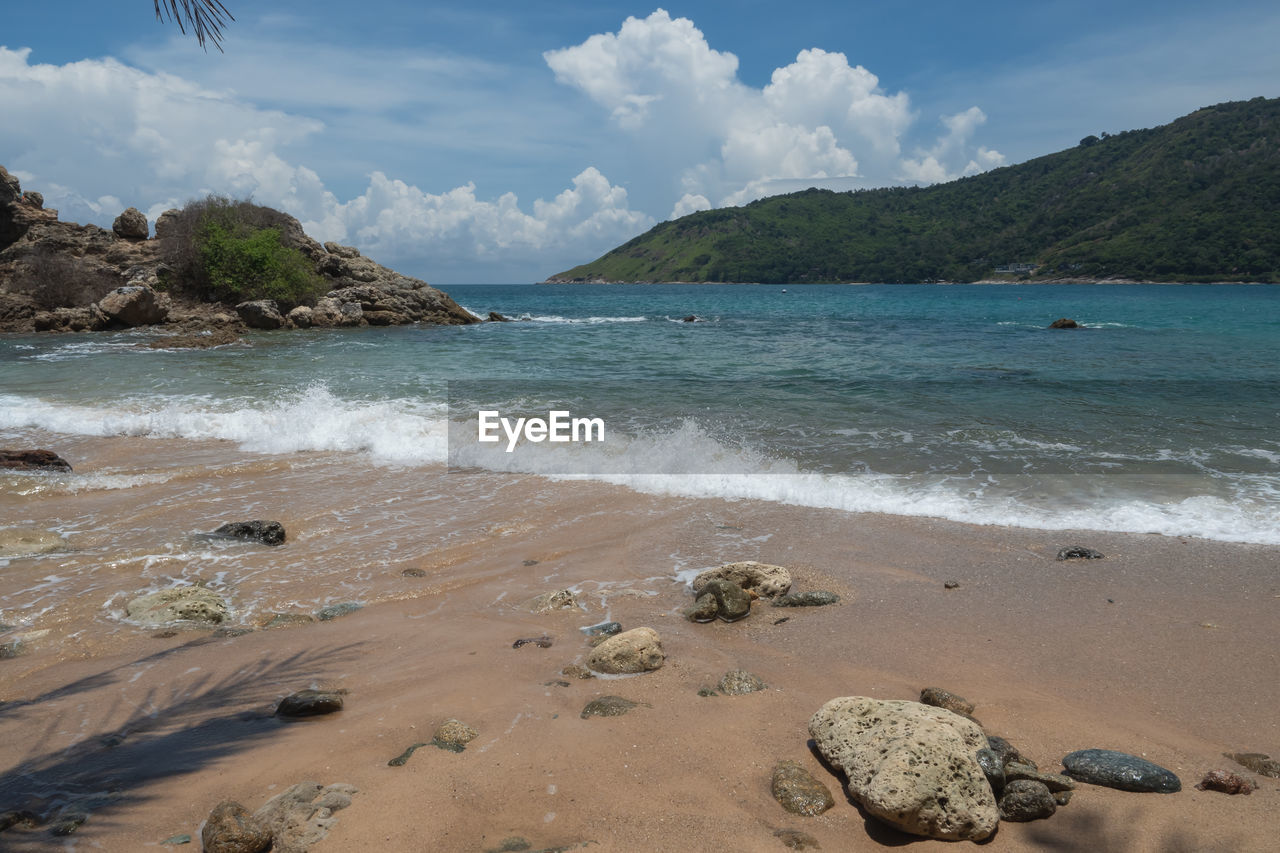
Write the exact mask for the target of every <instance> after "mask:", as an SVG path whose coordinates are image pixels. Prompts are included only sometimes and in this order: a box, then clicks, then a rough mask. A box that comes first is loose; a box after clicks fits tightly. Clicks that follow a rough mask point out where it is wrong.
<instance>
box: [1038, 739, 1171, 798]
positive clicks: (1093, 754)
mask: <svg viewBox="0 0 1280 853" xmlns="http://www.w3.org/2000/svg"><path fill="white" fill-rule="evenodd" d="M1062 766H1063V767H1065V768H1067V775H1068V776H1070V777H1071V778H1072V779H1076V780H1078V781H1080V782H1088V783H1089V784H1091V785H1101V786H1102V787H1104V788H1117V789H1119V790H1121V791H1137V792H1140V793H1157V794H1174V793H1177V792H1178V791H1181V790H1182V782H1181V781H1180V780H1179V779H1178V777H1177V776H1175V775H1174V774H1173V772H1172V771H1169V770H1166V769H1164V768H1163V767H1161V766H1160V765H1158V764H1152V763H1151V762H1150V761H1147V760H1146V759H1145V758H1139V757H1138V756H1136V755H1129V754H1128V753H1124V752H1116V751H1115V750H1111V749H1081V750H1077V751H1076V752H1073V753H1071V754H1070V755H1068V756H1067V757H1066V758H1063V759H1062Z"/></svg>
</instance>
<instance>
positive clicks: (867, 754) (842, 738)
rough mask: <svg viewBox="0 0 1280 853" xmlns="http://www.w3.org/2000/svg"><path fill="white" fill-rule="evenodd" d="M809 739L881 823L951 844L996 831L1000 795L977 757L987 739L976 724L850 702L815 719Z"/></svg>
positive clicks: (918, 708)
mask: <svg viewBox="0 0 1280 853" xmlns="http://www.w3.org/2000/svg"><path fill="white" fill-rule="evenodd" d="M809 734H810V735H812V736H813V739H814V741H815V744H816V746H817V748H818V751H819V752H821V753H822V756H823V757H824V758H825V759H826V760H827V761H829V762H830V763H831V764H833V765H835V766H836V767H839V768H840V769H841V770H843V771H844V773H845V776H846V777H847V778H848V788H849V793H850V794H851V795H852V796H853V797H854V799H856V800H857V801H858V802H859V803H860V804H861V805H862V807H863V808H864V809H865V810H866V811H867V812H868V813H869V814H870V815H872V816H873V817H875V818H876V819H878V820H881V821H883V822H885V823H888V824H890V825H891V826H895V827H897V828H898V829H901V830H903V831H905V832H909V833H911V834H913V835H923V836H925V837H928V838H938V839H942V840H949V841H958V840H969V841H981V840H982V839H984V838H986V837H988V836H989V835H991V833H992V832H994V831H995V828H996V824H997V823H998V822H999V820H1000V814H999V811H998V809H997V807H996V800H995V795H994V794H993V793H992V790H991V786H990V785H989V784H988V783H987V778H986V776H985V774H984V773H983V772H982V767H981V766H980V765H979V764H978V760H977V758H976V757H975V756H976V753H977V751H978V750H979V749H982V748H983V747H985V746H986V745H987V742H986V737H985V736H984V735H983V733H982V730H981V729H980V728H978V726H977V725H975V724H974V723H972V722H970V721H969V720H966V719H964V718H963V717H960V716H957V715H956V714H953V713H951V712H950V711H944V710H942V709H940V708H934V707H931V706H929V705H922V704H920V703H918V702H904V701H882V700H878V699H871V698H868V697H865V696H846V697H843V698H840V699H832V700H831V701H829V702H827V703H826V704H825V705H823V706H822V708H820V709H819V710H818V712H817V713H816V714H814V715H813V718H812V719H811V720H810V721H809Z"/></svg>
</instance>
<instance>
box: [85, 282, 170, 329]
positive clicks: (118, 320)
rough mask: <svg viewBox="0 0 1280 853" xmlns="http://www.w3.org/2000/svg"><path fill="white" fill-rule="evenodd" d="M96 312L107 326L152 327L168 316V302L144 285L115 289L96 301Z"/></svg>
mask: <svg viewBox="0 0 1280 853" xmlns="http://www.w3.org/2000/svg"><path fill="white" fill-rule="evenodd" d="M97 308H98V311H99V312H100V313H101V314H102V316H103V318H105V320H106V323H107V324H108V325H115V326H126V327H128V328H133V327H134V326H153V325H155V324H156V323H163V322H164V321H165V318H166V317H168V316H169V300H168V299H167V298H161V296H160V294H158V293H156V292H155V291H154V290H152V289H151V288H150V287H147V286H146V285H144V284H135V285H129V286H127V287H117V288H116V289H115V290H113V291H111V292H110V293H108V294H107V295H106V296H104V297H102V298H101V299H99V300H98V305H97Z"/></svg>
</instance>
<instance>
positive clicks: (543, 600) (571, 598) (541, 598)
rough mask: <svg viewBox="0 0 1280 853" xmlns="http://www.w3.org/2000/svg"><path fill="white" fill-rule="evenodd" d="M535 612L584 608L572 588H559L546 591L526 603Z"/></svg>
mask: <svg viewBox="0 0 1280 853" xmlns="http://www.w3.org/2000/svg"><path fill="white" fill-rule="evenodd" d="M525 606H526V607H527V608H528V609H529V610H532V611H533V612H534V613H551V612H552V611H555V610H582V609H584V608H583V607H582V605H581V604H579V603H578V596H576V595H574V594H573V590H571V589H558V590H556V591H555V592H544V593H542V595H538V596H535V597H534V598H533V599H532V600H531V601H529V603H528V604H526V605H525Z"/></svg>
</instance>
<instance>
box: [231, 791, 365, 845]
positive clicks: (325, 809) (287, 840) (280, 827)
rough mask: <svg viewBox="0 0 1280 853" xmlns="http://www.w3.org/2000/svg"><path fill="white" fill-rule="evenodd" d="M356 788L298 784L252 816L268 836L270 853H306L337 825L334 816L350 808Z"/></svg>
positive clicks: (267, 803) (275, 797) (273, 798)
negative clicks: (261, 825) (264, 827)
mask: <svg viewBox="0 0 1280 853" xmlns="http://www.w3.org/2000/svg"><path fill="white" fill-rule="evenodd" d="M355 793H357V791H356V788H355V787H354V786H352V785H347V784H345V783H341V782H339V783H335V784H333V785H321V784H320V783H319V782H310V781H307V782H299V783H298V784H297V785H294V786H293V787H291V788H289V789H288V790H286V791H283V792H282V793H280V794H277V795H276V796H274V797H272V798H271V799H270V800H268V801H267V802H266V804H264V805H263V806H262V808H260V809H258V810H257V811H256V812H255V813H254V817H255V818H257V819H258V820H259V821H260V822H261V823H262V824H263V825H265V826H266V827H267V828H268V830H269V831H270V833H271V837H272V840H273V844H272V846H271V851H272V853H307V851H308V850H309V849H310V848H311V847H312V846H313V845H315V844H318V843H319V842H321V841H323V840H324V839H325V837H326V836H328V834H329V831H330V830H331V829H333V827H334V826H335V825H336V824H337V823H338V819H337V818H336V817H334V816H333V815H334V812H339V811H342V810H343V809H345V808H346V807H347V806H349V805H351V797H352V795H353V794H355Z"/></svg>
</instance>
